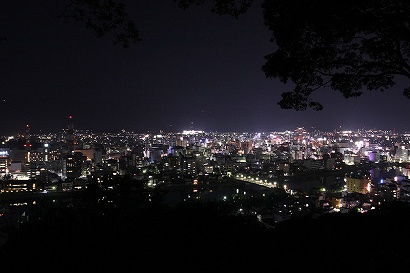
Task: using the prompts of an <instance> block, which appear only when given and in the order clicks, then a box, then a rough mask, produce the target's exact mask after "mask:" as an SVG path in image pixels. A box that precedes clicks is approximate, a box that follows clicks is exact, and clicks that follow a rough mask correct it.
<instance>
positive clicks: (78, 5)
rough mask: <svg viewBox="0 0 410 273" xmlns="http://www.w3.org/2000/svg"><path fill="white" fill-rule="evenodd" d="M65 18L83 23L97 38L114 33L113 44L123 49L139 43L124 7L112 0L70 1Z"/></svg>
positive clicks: (136, 31)
mask: <svg viewBox="0 0 410 273" xmlns="http://www.w3.org/2000/svg"><path fill="white" fill-rule="evenodd" d="M61 16H63V17H65V18H71V19H74V20H77V21H79V22H84V23H85V26H86V27H87V28H89V29H91V30H93V31H94V32H95V34H96V36H97V37H102V36H104V35H106V34H108V33H115V34H114V35H115V40H114V44H120V45H121V46H123V47H124V48H127V47H129V46H130V44H131V43H135V42H138V41H141V38H140V36H139V34H138V30H137V28H136V26H135V23H134V22H133V21H132V20H131V19H129V18H128V14H127V13H126V12H125V6H124V4H123V3H121V2H117V1H113V0H71V2H70V3H69V4H68V5H67V6H66V7H65V9H64V12H63V14H62V15H61Z"/></svg>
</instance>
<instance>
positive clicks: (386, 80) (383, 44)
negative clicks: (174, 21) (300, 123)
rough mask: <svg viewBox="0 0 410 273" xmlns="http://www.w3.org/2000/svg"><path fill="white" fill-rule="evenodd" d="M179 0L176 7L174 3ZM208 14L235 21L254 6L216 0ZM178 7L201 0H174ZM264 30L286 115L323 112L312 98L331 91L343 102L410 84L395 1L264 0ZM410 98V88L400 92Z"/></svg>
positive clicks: (402, 19) (409, 43)
mask: <svg viewBox="0 0 410 273" xmlns="http://www.w3.org/2000/svg"><path fill="white" fill-rule="evenodd" d="M174 1H178V0H174ZM213 2H214V7H213V12H215V13H218V14H230V15H232V16H234V17H238V15H239V14H242V13H244V12H246V10H247V9H248V8H249V7H250V5H251V3H252V2H253V1H251V0H213ZM178 3H179V5H180V6H181V7H183V8H186V7H188V6H189V5H192V4H197V5H199V4H203V3H204V0H179V1H178ZM261 7H262V9H263V13H264V22H265V25H266V26H267V27H268V28H269V30H270V31H271V32H272V38H271V41H272V42H274V44H275V46H274V48H275V50H274V52H273V53H271V54H268V55H266V56H265V59H266V63H265V64H264V65H263V66H262V70H263V71H264V73H265V75H266V77H268V78H278V79H279V80H280V81H281V82H283V83H288V82H292V83H293V84H294V85H293V86H294V87H293V90H291V91H286V92H283V93H282V99H281V100H280V101H279V102H278V104H279V105H280V107H281V108H283V109H295V110H306V109H307V108H312V109H314V110H322V109H323V105H322V104H321V103H320V102H318V101H314V100H312V98H311V95H312V94H313V92H314V91H316V90H318V89H322V88H329V89H333V90H337V91H340V92H341V94H342V95H343V96H344V97H345V98H351V97H358V96H360V95H361V94H362V93H363V92H364V91H365V90H378V91H385V90H387V89H388V88H390V87H392V86H394V85H395V84H396V80H397V77H404V78H407V79H410V64H409V51H410V2H408V1H393V0H372V1H370V0H366V1H352V0H348V1H323V0H319V1H297V0H264V1H262V5H261ZM403 95H404V96H405V97H407V98H410V88H406V89H404V90H403Z"/></svg>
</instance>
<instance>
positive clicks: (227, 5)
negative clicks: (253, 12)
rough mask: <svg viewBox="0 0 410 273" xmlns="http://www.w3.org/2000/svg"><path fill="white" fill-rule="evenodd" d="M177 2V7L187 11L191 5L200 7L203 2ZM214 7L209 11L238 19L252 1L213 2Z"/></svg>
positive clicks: (202, 0)
mask: <svg viewBox="0 0 410 273" xmlns="http://www.w3.org/2000/svg"><path fill="white" fill-rule="evenodd" d="M174 2H178V5H179V6H180V7H181V8H183V9H187V8H189V6H191V5H197V6H198V5H202V4H204V3H205V0H174ZM213 2H214V6H213V7H212V9H211V11H212V12H213V13H216V14H220V15H224V14H229V15H232V16H234V17H235V18H238V17H239V15H241V14H243V13H245V12H246V11H247V10H248V8H249V7H250V6H251V4H252V2H253V0H213Z"/></svg>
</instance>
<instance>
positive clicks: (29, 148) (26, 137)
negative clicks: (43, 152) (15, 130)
mask: <svg viewBox="0 0 410 273" xmlns="http://www.w3.org/2000/svg"><path fill="white" fill-rule="evenodd" d="M24 138H25V140H26V141H25V143H24V149H25V150H26V151H27V162H30V153H31V146H32V144H31V142H30V125H29V124H26V134H25V136H24Z"/></svg>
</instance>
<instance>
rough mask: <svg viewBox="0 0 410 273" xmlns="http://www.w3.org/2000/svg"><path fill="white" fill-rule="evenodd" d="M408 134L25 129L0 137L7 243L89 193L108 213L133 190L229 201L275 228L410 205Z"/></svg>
mask: <svg viewBox="0 0 410 273" xmlns="http://www.w3.org/2000/svg"><path fill="white" fill-rule="evenodd" d="M409 138H410V134H407V133H397V132H394V131H380V130H355V131H353V130H352V131H338V130H334V131H332V132H321V131H317V130H315V131H308V130H306V129H304V128H303V127H299V128H295V129H294V130H292V131H290V130H289V131H283V132H275V131H272V132H263V133H262V132H261V133H257V132H252V133H249V132H240V133H239V132H205V131H199V130H185V131H182V132H177V133H173V132H161V131H160V132H158V133H152V132H148V133H135V132H128V131H125V130H121V131H120V132H118V133H101V134H96V133H93V132H91V131H88V130H77V129H75V126H74V124H73V122H72V118H71V117H70V119H69V124H68V126H67V129H64V130H62V132H58V133H55V134H44V135H42V134H30V126H29V125H27V126H26V131H25V132H24V133H22V134H19V135H14V136H3V137H2V139H1V147H0V177H1V187H0V190H1V193H0V197H1V199H0V200H1V204H0V205H1V211H0V212H1V214H0V215H1V218H0V220H1V221H2V226H1V227H2V234H3V240H2V244H3V245H7V242H8V241H10V239H9V237H12V236H11V235H10V229H11V230H13V228H14V229H17V230H19V229H21V227H24V226H30V225H34V224H32V223H36V222H38V221H40V220H39V219H43V218H46V217H47V214H46V215H44V214H43V213H44V212H40V211H42V210H49V209H50V208H53V207H56V206H57V207H63V208H64V209H65V210H73V211H76V210H79V208H81V207H83V206H85V203H84V202H86V201H84V200H83V198H84V197H82V196H84V194H91V193H93V195H92V196H96V197H95V198H96V199H95V200H94V201H93V202H95V204H96V205H97V207H98V210H101V209H102V208H103V209H102V211H105V212H102V215H105V214H106V213H108V211H111V210H114V209H115V208H116V207H117V206H119V205H120V204H121V203H122V202H124V201H123V198H124V196H128V195H129V194H131V196H134V197H133V198H135V199H133V201H132V202H131V203H130V204H129V205H130V206H135V204H134V202H136V201H135V200H138V206H146V205H143V204H149V203H158V204H162V206H165V207H168V208H169V207H178V206H179V205H180V204H183V203H185V204H191V205H192V204H195V203H197V204H198V203H202V204H208V203H209V202H211V203H212V202H214V203H219V202H223V203H224V204H226V205H227V206H229V211H227V212H226V213H225V214H224V215H225V217H232V215H234V216H235V217H240V218H243V219H247V220H246V221H250V223H252V225H257V226H262V227H263V228H264V229H267V230H275V228H276V229H277V227H279V226H280V225H281V224H283V223H286V222H287V220H288V221H290V220H291V219H305V218H306V217H307V218H309V219H316V218H317V217H319V216H321V215H326V214H334V213H337V214H351V213H352V212H357V213H359V214H363V213H367V212H369V211H370V210H375V209H376V208H377V207H378V206H380V205H382V204H384V203H388V202H394V201H399V202H403V203H408V201H409V200H410V198H409V190H410V188H409V187H410V179H409V178H408V173H409V170H410V164H409V161H410V160H409V147H410V146H409ZM87 196H88V195H87ZM50 202H51V203H50ZM87 202H89V201H87ZM131 204H133V205H131ZM228 204H229V205H228ZM87 206H88V205H87ZM93 206H94V205H93ZM39 208H42V209H39ZM111 213H112V212H111ZM40 222H41V221H40Z"/></svg>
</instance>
